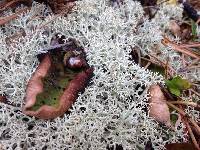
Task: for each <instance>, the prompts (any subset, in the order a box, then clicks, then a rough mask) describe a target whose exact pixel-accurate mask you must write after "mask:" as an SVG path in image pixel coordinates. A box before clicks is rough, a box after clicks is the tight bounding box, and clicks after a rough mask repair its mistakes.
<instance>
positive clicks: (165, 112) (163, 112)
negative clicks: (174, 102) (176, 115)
mask: <svg viewBox="0 0 200 150" xmlns="http://www.w3.org/2000/svg"><path fill="white" fill-rule="evenodd" d="M149 93H150V99H149V116H150V117H153V118H154V119H155V120H157V121H158V122H160V123H162V124H165V125H166V126H167V127H170V128H173V127H172V124H171V122H170V112H169V108H168V105H167V104H166V97H165V96H164V94H163V92H162V91H161V88H160V86H159V85H151V86H150V88H149Z"/></svg>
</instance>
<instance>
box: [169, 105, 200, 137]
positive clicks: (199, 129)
mask: <svg viewBox="0 0 200 150" xmlns="http://www.w3.org/2000/svg"><path fill="white" fill-rule="evenodd" d="M166 103H167V105H169V106H170V107H172V108H174V109H175V110H177V111H178V112H179V113H180V114H181V115H183V116H184V117H187V118H188V120H189V121H190V122H191V123H192V124H193V125H194V127H195V128H196V129H197V131H198V133H199V134H200V127H199V126H198V124H197V123H196V122H195V121H194V120H193V119H192V118H190V117H189V116H188V115H187V114H186V113H185V112H184V111H183V110H182V109H180V108H178V107H176V106H175V105H174V104H172V103H171V102H168V101H167V102H166Z"/></svg>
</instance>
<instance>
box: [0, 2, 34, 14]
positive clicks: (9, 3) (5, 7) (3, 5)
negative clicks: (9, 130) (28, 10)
mask: <svg viewBox="0 0 200 150" xmlns="http://www.w3.org/2000/svg"><path fill="white" fill-rule="evenodd" d="M27 1H28V2H29V3H31V0H12V1H10V2H7V3H3V4H2V5H0V8H1V9H0V12H1V11H4V10H6V9H7V8H8V7H10V6H12V5H14V4H15V3H17V2H27Z"/></svg>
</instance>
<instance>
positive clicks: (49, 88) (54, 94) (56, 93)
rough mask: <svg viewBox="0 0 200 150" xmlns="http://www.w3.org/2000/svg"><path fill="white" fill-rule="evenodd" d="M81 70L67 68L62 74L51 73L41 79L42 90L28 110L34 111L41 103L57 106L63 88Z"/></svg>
mask: <svg viewBox="0 0 200 150" xmlns="http://www.w3.org/2000/svg"><path fill="white" fill-rule="evenodd" d="M80 71H81V70H70V69H67V70H65V72H64V75H59V76H56V77H54V75H53V74H50V75H48V76H47V77H45V78H44V79H43V84H44V90H43V92H42V93H40V94H38V95H37V97H36V99H37V101H36V103H35V105H34V106H33V107H31V109H30V110H33V111H36V110H38V109H39V108H40V107H41V106H43V105H49V106H53V107H58V106H59V98H60V96H61V95H62V94H63V92H64V90H65V89H66V88H67V87H68V85H69V83H70V81H71V80H73V78H74V77H75V76H76V75H77V74H78V73H79V72H80Z"/></svg>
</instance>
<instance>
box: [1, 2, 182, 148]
mask: <svg viewBox="0 0 200 150" xmlns="http://www.w3.org/2000/svg"><path fill="white" fill-rule="evenodd" d="M176 7H177V8H176V11H174V12H173V11H171V12H170V11H168V13H166V12H165V11H166V10H167V9H168V10H169V8H162V9H160V11H159V13H160V18H155V19H153V20H151V21H149V20H148V19H146V18H145V16H144V15H143V13H144V12H143V8H142V6H141V5H140V3H138V2H135V1H132V0H125V1H124V4H123V5H122V6H120V7H118V6H113V5H111V4H110V1H108V0H82V1H77V2H76V6H75V8H74V10H73V11H72V13H71V14H68V15H67V17H60V16H59V17H57V16H54V15H52V14H51V12H50V10H48V9H47V8H45V6H44V5H41V4H37V3H34V4H33V6H32V9H31V10H30V11H28V12H27V13H24V14H23V15H21V16H20V17H19V18H17V19H16V20H13V21H11V22H10V23H9V24H8V25H6V26H5V27H2V28H1V30H0V47H1V48H0V83H1V84H0V94H6V95H7V97H8V101H9V103H10V104H4V103H0V146H1V147H2V149H30V150H31V149H53V150H56V149H57V150H61V149H66V150H68V149H71V150H75V149H77V150H78V149H82V150H86V149H91V150H92V149H96V150H101V149H102V150H104V149H108V147H113V148H115V147H116V146H117V145H121V147H123V149H124V150H125V149H128V150H129V149H144V147H145V144H146V143H147V142H148V141H149V140H151V142H152V144H153V147H154V148H155V149H164V145H165V144H166V143H167V142H181V141H185V140H186V139H185V138H184V132H183V130H184V126H183V124H182V123H181V122H180V125H179V126H178V128H177V129H176V130H175V131H172V130H170V129H167V128H165V127H163V126H161V125H159V124H158V123H157V122H156V121H155V120H154V119H152V118H150V117H149V116H148V113H147V112H146V111H145V108H146V107H147V105H148V102H147V101H148V98H149V97H148V93H147V90H148V87H149V86H150V85H152V84H155V83H161V84H162V83H163V78H162V76H160V75H158V74H156V73H152V72H150V71H148V70H145V69H144V68H141V67H139V66H138V65H137V64H135V63H134V62H133V61H131V60H130V52H131V50H132V49H131V47H139V48H141V50H142V51H143V53H146V52H148V51H150V50H151V47H152V46H153V45H154V44H158V45H159V44H160V43H161V40H162V35H161V32H160V27H161V26H162V27H163V24H164V25H166V26H167V24H166V23H165V21H166V20H167V19H169V18H170V17H172V16H173V17H181V14H182V9H181V7H180V6H176ZM7 13H8V14H11V13H12V12H11V11H9V10H8V11H7ZM4 15H6V14H4ZM162 15H163V18H164V16H165V15H166V16H167V17H165V18H164V19H163V18H162ZM33 16H38V17H33ZM41 16H43V18H45V19H41ZM54 17H56V18H54ZM156 19H158V20H159V19H161V20H163V24H161V22H162V21H159V22H158V21H157V20H156ZM50 20H53V21H52V22H51V23H48V22H49V21H50ZM141 21H142V22H143V23H142V25H139V24H140V23H141ZM42 25H45V26H43V28H39V27H40V26H42ZM22 30H23V32H25V36H21V37H20V38H17V39H15V40H14V42H12V44H8V41H7V37H9V36H11V35H13V34H14V33H17V32H20V31H22ZM56 33H60V34H62V35H65V36H66V37H67V38H75V39H76V40H78V41H79V42H80V43H81V45H82V46H83V47H84V49H85V50H86V52H87V60H88V63H89V65H90V66H93V67H94V69H95V70H94V77H93V79H92V81H91V83H90V85H89V86H88V87H87V88H86V90H85V92H84V93H83V94H81V95H80V96H79V97H78V99H77V100H76V102H75V103H74V105H73V106H72V109H71V110H70V111H71V112H70V113H69V114H66V115H64V116H62V117H61V118H56V119H54V120H48V121H45V120H39V119H35V118H32V117H29V116H26V115H24V114H22V112H21V108H22V105H23V100H24V95H25V89H26V85H27V82H28V80H29V79H30V77H31V74H32V73H33V72H34V71H35V69H36V67H37V65H38V60H37V57H36V56H37V54H39V53H41V50H42V49H43V48H44V47H48V46H49V45H50V40H51V38H52V37H53V36H54V35H55V34H56ZM152 35H153V36H152ZM166 53H169V54H172V52H171V51H170V49H167V48H163V54H164V56H165V55H166ZM175 55H176V54H173V55H171V56H172V57H173V56H174V57H175ZM177 66H178V64H177Z"/></svg>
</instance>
